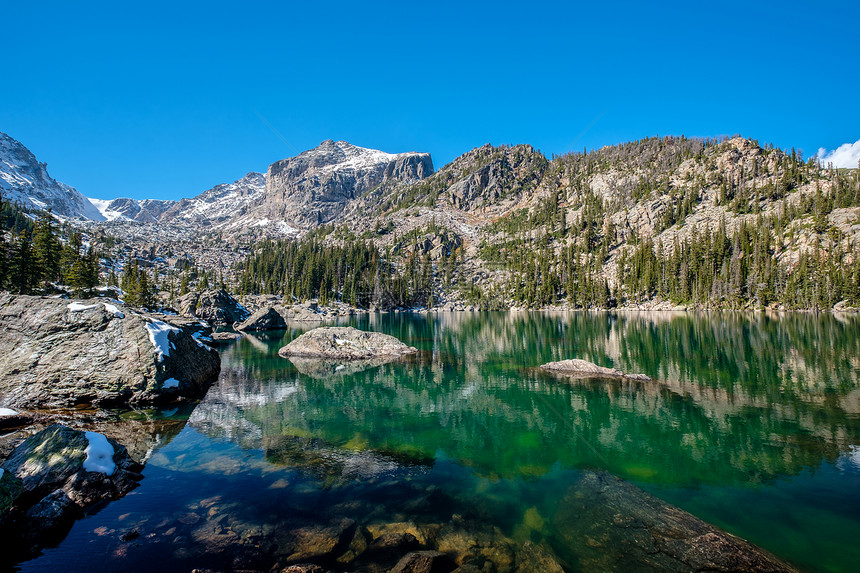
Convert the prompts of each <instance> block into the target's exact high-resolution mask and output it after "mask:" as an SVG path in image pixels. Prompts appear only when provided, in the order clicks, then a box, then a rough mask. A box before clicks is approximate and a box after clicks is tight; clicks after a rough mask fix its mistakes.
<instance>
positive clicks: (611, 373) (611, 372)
mask: <svg viewBox="0 0 860 573" xmlns="http://www.w3.org/2000/svg"><path fill="white" fill-rule="evenodd" d="M541 368H542V369H544V370H549V371H551V372H555V373H558V374H568V375H572V376H579V377H581V378H627V379H629V380H641V381H642V382H648V381H649V380H651V378H650V377H649V376H646V375H645V374H627V373H625V372H622V371H621V370H618V369H617V368H605V367H603V366H598V365H597V364H594V363H593V362H589V361H587V360H581V359H579V358H574V359H572V360H560V361H558V362H548V363H547V364H543V365H541Z"/></svg>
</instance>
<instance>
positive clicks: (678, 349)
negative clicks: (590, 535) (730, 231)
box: [191, 313, 860, 485]
mask: <svg viewBox="0 0 860 573" xmlns="http://www.w3.org/2000/svg"><path fill="white" fill-rule="evenodd" d="M355 322H356V323H357V324H356V325H357V326H358V327H359V328H376V329H379V330H383V331H385V332H387V333H389V334H393V335H395V336H398V337H399V338H401V339H403V340H405V341H407V342H408V343H409V344H411V345H415V346H417V347H418V348H420V349H421V350H423V355H422V358H420V359H418V360H414V361H409V362H395V363H390V364H383V365H379V366H373V365H371V367H366V368H365V367H362V368H360V369H354V368H349V369H338V368H337V365H334V364H325V365H324V367H316V368H315V367H314V365H313V364H309V365H308V364H301V365H299V366H301V368H299V369H296V368H295V367H294V366H293V364H291V363H290V362H289V361H288V360H284V359H281V358H279V357H278V356H277V355H276V352H277V348H279V347H280V346H281V345H282V344H284V343H285V342H287V341H289V340H290V339H292V338H293V337H295V336H297V335H298V334H300V333H301V330H300V329H296V330H294V331H290V332H288V333H285V334H284V333H282V334H281V335H276V336H274V337H273V336H272V335H270V336H269V338H268V339H264V340H259V339H257V340H254V341H249V340H244V341H241V342H240V343H239V344H237V345H235V346H233V347H232V348H231V349H229V350H227V351H226V353H225V356H224V361H223V362H224V374H223V375H222V378H221V381H220V384H219V385H218V386H217V387H216V388H213V391H212V392H210V394H209V396H207V398H206V400H205V401H204V402H203V403H202V404H201V405H200V406H199V407H198V409H197V411H196V412H195V414H194V415H193V416H192V420H191V422H192V424H193V425H195V427H197V428H198V429H202V430H203V431H207V432H210V433H212V435H219V436H220V435H223V436H229V435H234V434H236V433H238V434H241V435H242V436H243V439H248V437H249V436H253V437H254V440H252V441H251V442H249V443H248V445H249V447H250V446H251V444H252V443H253V444H255V445H258V444H259V443H261V440H265V439H266V437H267V436H297V437H315V438H320V439H323V440H325V441H326V442H327V443H329V444H333V445H335V446H341V447H352V448H353V449H354V448H355V446H356V445H358V446H360V447H361V448H362V449H367V450H375V451H380V452H389V453H392V452H394V453H399V454H406V455H412V456H416V458H418V459H426V458H430V459H432V458H433V457H434V456H435V455H436V453H437V452H438V451H442V452H444V453H445V455H447V456H449V457H450V458H452V459H454V460H457V462H458V463H461V464H463V465H466V466H469V467H472V468H473V469H474V470H475V471H476V472H478V473H479V474H481V475H488V476H493V475H495V476H501V477H506V478H516V477H523V476H539V475H542V474H544V473H546V472H547V471H549V469H550V468H551V467H552V466H553V465H554V464H557V463H560V464H562V466H563V467H569V468H583V467H593V468H602V469H606V470H609V471H610V472H612V473H615V474H617V475H621V476H624V477H628V478H633V479H638V480H644V481H650V482H654V483H659V484H677V485H692V484H697V483H711V484H721V485H731V484H745V483H746V484H749V483H760V482H763V481H768V480H772V479H774V478H776V477H778V476H783V475H791V474H796V473H798V472H800V471H801V470H802V469H804V468H809V467H815V466H817V465H819V464H820V463H822V462H823V461H829V462H833V461H835V460H836V459H837V458H838V457H839V455H840V452H848V451H849V449H850V447H851V445H852V444H855V443H858V442H860V416H858V411H860V408H859V407H858V396H860V392H858V389H857V388H858V381H857V368H856V366H857V361H858V356H860V348H858V344H860V336H858V334H860V332H857V331H858V326H860V323H858V321H857V320H856V319H855V318H854V317H848V318H845V319H843V320H836V319H834V318H833V317H832V316H806V315H787V316H784V317H772V316H768V315H763V314H740V313H738V314H727V313H722V314H718V315H691V314H670V313H636V314H606V313H568V314H529V313H496V314H465V313H451V314H439V315H422V316H415V315H370V316H367V317H360V318H359V319H358V320H356V321H355ZM263 346H264V347H265V352H263V351H262V350H263V348H262V347H263ZM571 357H581V358H585V359H587V360H591V361H594V362H597V363H599V364H602V365H606V366H615V367H619V368H622V369H624V370H627V371H636V372H644V373H646V374H648V375H650V376H652V377H655V378H656V379H657V380H656V381H655V382H652V383H639V382H630V381H625V380H589V379H586V380H575V379H571V380H565V379H563V378H562V379H559V378H558V377H555V376H552V375H548V374H546V373H543V372H541V371H539V370H538V369H536V368H535V367H536V366H537V365H539V364H541V363H543V362H547V361H550V360H560V359H564V358H571ZM344 370H346V371H344Z"/></svg>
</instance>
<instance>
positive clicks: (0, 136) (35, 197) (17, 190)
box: [0, 132, 106, 221]
mask: <svg viewBox="0 0 860 573" xmlns="http://www.w3.org/2000/svg"><path fill="white" fill-rule="evenodd" d="M47 167H48V166H47V164H46V163H40V162H39V161H38V160H37V159H36V156H35V155H33V153H32V152H31V151H30V150H29V149H27V148H26V147H25V146H24V145H23V144H22V143H20V142H19V141H17V140H15V139H12V138H11V137H9V136H8V135H6V134H5V133H2V132H0V190H2V194H3V198H4V199H5V200H7V201H11V202H13V203H18V204H20V205H23V206H25V207H30V208H34V209H50V210H51V211H52V212H53V213H54V214H55V215H58V216H60V217H63V218H70V219H72V218H76V219H89V220H91V221H105V220H106V218H105V217H104V216H103V215H102V214H101V212H99V210H98V209H97V208H96V206H95V205H93V204H92V203H91V202H90V201H89V200H88V199H87V198H86V197H84V196H83V195H81V194H80V193H79V192H78V191H77V190H76V189H75V188H74V187H71V186H69V185H66V184H65V183H60V182H58V181H57V180H55V179H54V178H52V177H51V176H50V175H48V169H47Z"/></svg>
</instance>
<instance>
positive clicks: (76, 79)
mask: <svg viewBox="0 0 860 573" xmlns="http://www.w3.org/2000/svg"><path fill="white" fill-rule="evenodd" d="M822 7H823V8H822ZM3 13H4V20H5V22H4V26H3V46H4V48H3V55H4V57H3V61H2V64H0V66H2V67H0V70H2V74H3V76H2V77H3V86H2V88H0V131H4V132H6V133H8V134H9V135H11V136H12V137H14V138H16V139H18V140H19V141H21V142H22V143H24V144H25V145H26V146H28V147H29V148H30V149H31V150H32V151H33V152H34V153H35V154H36V156H37V157H38V158H39V159H40V160H41V161H45V162H47V163H48V166H49V171H50V173H51V175H52V176H53V177H55V178H56V179H58V180H60V181H63V182H65V183H68V184H70V185H73V186H75V187H77V188H78V190H80V191H81V192H82V193H84V194H85V195H87V196H90V197H95V198H100V199H106V198H113V197H118V196H128V197H135V198H158V199H178V198H180V197H190V196H193V195H196V194H197V193H200V192H202V191H204V190H206V189H208V188H210V187H212V186H214V185H216V184H218V183H224V182H230V181H233V180H235V179H238V178H239V177H241V176H243V175H244V174H245V173H247V172H248V171H265V169H266V167H267V166H268V165H269V164H270V163H272V162H273V161H276V160H278V159H282V158H284V157H288V156H291V155H295V154H296V153H298V152H299V151H302V150H304V149H309V148H312V147H315V146H316V145H317V144H319V142H320V141H322V140H325V139H335V140H339V139H344V140H348V141H350V142H352V143H355V144H356V145H360V146H363V147H373V148H377V149H382V150H384V151H389V152H402V151H428V152H430V153H432V155H433V160H434V164H435V166H436V167H437V168H438V167H441V166H442V165H444V164H445V163H448V162H449V161H451V160H452V159H454V158H455V157H456V156H458V155H460V154H461V153H464V152H466V151H468V150H469V149H471V148H473V147H476V146H479V145H482V144H484V143H487V142H489V143H492V144H505V143H530V144H532V145H534V146H535V147H536V148H538V149H540V150H541V151H543V152H544V153H545V154H546V155H547V156H551V155H552V154H561V153H565V152H568V151H571V150H581V149H583V148H589V149H592V148H596V147H601V146H603V145H608V144H613V143H619V142H623V141H629V140H633V139H639V138H642V137H647V136H651V135H658V134H659V135H667V134H685V135H688V136H713V135H728V134H735V133H740V134H743V135H745V136H749V137H754V138H757V139H758V140H759V141H760V142H762V143H765V142H773V143H774V144H776V145H778V146H781V147H786V148H790V147H797V148H799V149H803V150H804V152H805V154H806V156H809V155H811V154H814V153H816V151H817V150H818V149H819V148H821V147H824V148H827V149H830V150H832V149H835V148H837V147H838V146H840V145H842V144H846V143H853V142H855V141H858V140H860V105H858V103H857V102H858V93H860V57H858V53H860V49H858V32H857V29H858V25H860V3H857V2H847V1H846V2H840V1H836V2H831V3H828V4H820V3H814V2H811V1H803V2H794V1H782V2H734V1H732V2H712V3H709V4H702V5H700V4H699V3H694V2H662V3H656V2H649V3H646V2H615V1H604V2H589V3H578V2H559V3H556V2H530V3H529V2H516V3H507V2H486V3H483V2H480V3H479V2H463V1H461V2H435V3H434V2H414V3H407V2H396V3H386V2H375V3H369V2H367V3H358V2H349V3H341V2H327V3H309V2H308V3H301V4H294V3H290V2H254V1H246V2H241V3H233V2H205V3H191V2H186V3H173V2H170V3H168V2H159V1H151V2H147V3H118V2H86V3H71V2H56V3H55V2H39V3H29V2H15V3H7V5H6V6H4V8H3ZM264 120H265V121H264ZM266 122H268V124H270V125H271V126H272V127H273V128H274V129H275V130H277V132H279V133H280V134H281V136H282V137H283V139H281V137H279V136H278V135H276V134H275V133H274V132H273V130H272V129H271V128H270V127H269V126H268V125H267V123H266ZM857 147H858V150H860V144H858V146H857Z"/></svg>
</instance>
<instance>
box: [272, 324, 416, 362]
mask: <svg viewBox="0 0 860 573" xmlns="http://www.w3.org/2000/svg"><path fill="white" fill-rule="evenodd" d="M417 352H418V349H417V348H413V347H411V346H407V345H406V344H404V343H403V342H401V341H399V340H397V339H396V338H395V337H393V336H389V335H388V334H382V333H380V332H367V331H364V330H358V329H356V328H352V327H351V326H330V327H320V328H315V329H313V330H311V331H309V332H306V333H304V334H302V335H301V336H299V337H298V338H296V339H295V340H293V341H292V342H290V343H289V344H287V345H286V346H284V347H283V348H281V349H280V350H279V351H278V354H280V355H281V356H283V357H284V358H287V357H290V356H298V357H303V358H322V359H335V360H367V359H373V358H382V357H391V358H397V357H400V356H407V355H410V354H415V353H417Z"/></svg>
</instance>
